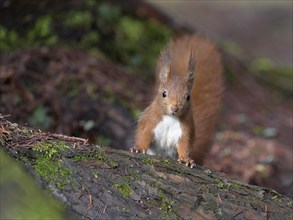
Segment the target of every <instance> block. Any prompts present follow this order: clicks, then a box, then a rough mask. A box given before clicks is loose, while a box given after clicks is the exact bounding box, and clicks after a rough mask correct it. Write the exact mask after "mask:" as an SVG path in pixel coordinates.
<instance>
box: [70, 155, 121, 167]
mask: <svg viewBox="0 0 293 220" xmlns="http://www.w3.org/2000/svg"><path fill="white" fill-rule="evenodd" d="M74 160H75V161H79V160H98V161H101V162H103V163H105V164H107V165H109V166H110V167H111V168H117V167H118V163H117V162H116V161H115V160H113V159H112V158H110V157H109V156H107V154H106V153H104V152H103V151H100V152H95V153H93V154H80V155H76V156H74Z"/></svg>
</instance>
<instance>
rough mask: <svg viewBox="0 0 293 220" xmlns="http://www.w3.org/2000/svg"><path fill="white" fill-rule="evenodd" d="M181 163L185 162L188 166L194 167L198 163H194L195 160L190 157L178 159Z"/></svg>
mask: <svg viewBox="0 0 293 220" xmlns="http://www.w3.org/2000/svg"><path fill="white" fill-rule="evenodd" d="M177 161H178V162H179V163H180V164H184V165H185V166H187V167H190V168H193V167H195V166H196V164H195V163H194V160H192V159H190V158H179V159H178V160H177Z"/></svg>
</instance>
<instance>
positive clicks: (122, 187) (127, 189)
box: [114, 183, 132, 197]
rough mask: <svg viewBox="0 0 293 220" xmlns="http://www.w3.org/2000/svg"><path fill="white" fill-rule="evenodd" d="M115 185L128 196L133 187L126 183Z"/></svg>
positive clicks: (123, 194) (122, 193)
mask: <svg viewBox="0 0 293 220" xmlns="http://www.w3.org/2000/svg"><path fill="white" fill-rule="evenodd" d="M114 187H115V188H116V189H117V190H118V191H119V192H120V193H121V195H122V196H124V197H128V196H130V194H131V191H132V190H131V188H130V187H129V185H128V184H126V183H114Z"/></svg>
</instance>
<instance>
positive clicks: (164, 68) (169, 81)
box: [158, 49, 195, 117]
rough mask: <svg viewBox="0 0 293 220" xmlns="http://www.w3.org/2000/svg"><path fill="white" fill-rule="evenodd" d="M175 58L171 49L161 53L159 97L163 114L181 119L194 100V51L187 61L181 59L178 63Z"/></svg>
mask: <svg viewBox="0 0 293 220" xmlns="http://www.w3.org/2000/svg"><path fill="white" fill-rule="evenodd" d="M188 52H189V51H188ZM174 58H175V57H172V54H171V50H170V49H166V50H163V52H162V53H161V58H160V63H159V81H160V86H159V91H158V96H159V99H160V103H161V105H162V106H161V107H162V110H163V114H166V115H171V116H177V117H180V116H181V115H183V114H184V113H185V112H186V111H187V110H188V109H189V107H190V105H191V100H192V99H191V91H192V85H193V81H194V75H195V73H194V71H195V70H194V69H195V63H194V55H193V50H192V49H191V50H190V52H189V53H188V57H187V58H185V59H184V57H181V58H182V59H180V60H179V61H178V60H174ZM177 58H178V57H176V58H175V59H177Z"/></svg>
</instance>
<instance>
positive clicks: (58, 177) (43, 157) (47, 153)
mask: <svg viewBox="0 0 293 220" xmlns="http://www.w3.org/2000/svg"><path fill="white" fill-rule="evenodd" d="M67 148H69V147H68V146H67V145H66V143H65V142H63V141H54V142H48V141H43V142H40V143H39V144H38V145H36V146H34V147H33V151H35V152H39V153H40V154H39V155H38V156H37V159H36V161H35V164H34V165H33V166H34V168H35V170H36V172H37V173H38V174H39V175H40V176H41V177H43V178H44V179H45V180H46V181H48V182H51V183H55V184H56V185H57V187H58V188H63V187H64V186H65V185H66V184H67V183H72V177H71V171H70V170H69V169H68V168H66V167H64V166H62V164H61V162H62V158H61V154H60V153H61V152H62V151H64V150H66V149H67Z"/></svg>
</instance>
